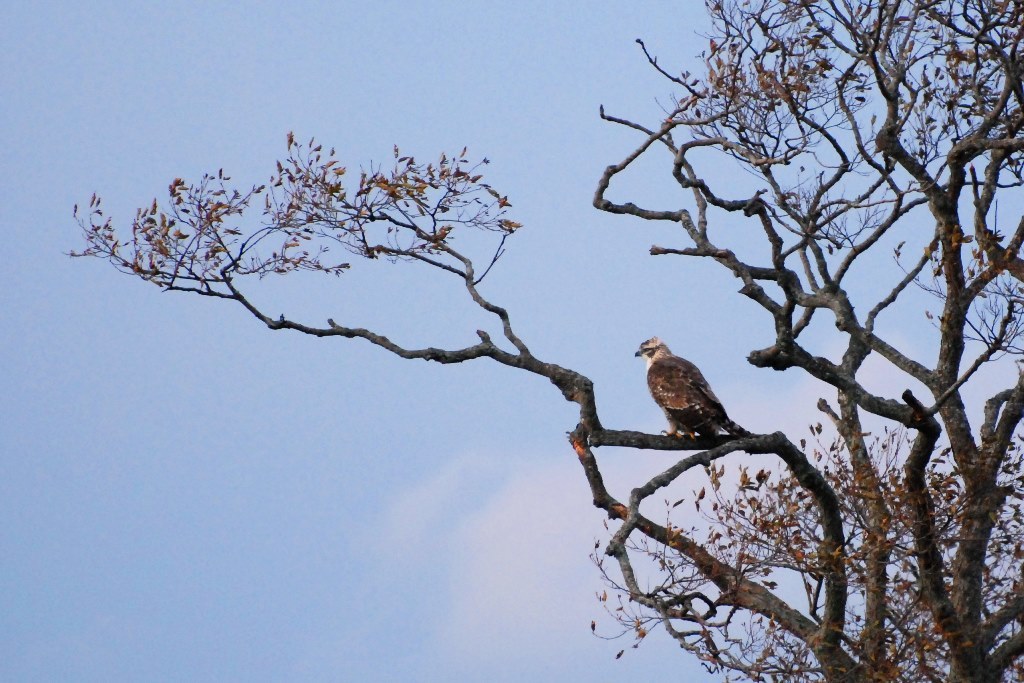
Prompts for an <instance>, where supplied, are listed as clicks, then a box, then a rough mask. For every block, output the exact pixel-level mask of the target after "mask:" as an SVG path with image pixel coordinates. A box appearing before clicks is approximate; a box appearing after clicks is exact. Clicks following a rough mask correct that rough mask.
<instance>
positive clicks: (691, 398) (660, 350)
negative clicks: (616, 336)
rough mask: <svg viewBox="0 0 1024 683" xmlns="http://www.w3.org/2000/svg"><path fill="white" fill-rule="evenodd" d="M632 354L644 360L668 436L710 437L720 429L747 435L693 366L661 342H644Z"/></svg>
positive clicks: (652, 340)
mask: <svg viewBox="0 0 1024 683" xmlns="http://www.w3.org/2000/svg"><path fill="white" fill-rule="evenodd" d="M636 355H637V356H643V358H644V360H646V361H647V386H648V388H649V389H650V390H651V396H653V397H654V402H655V403H657V404H658V405H659V406H661V409H662V410H663V411H665V417H666V418H668V426H669V430H670V431H669V432H668V435H669V436H684V435H689V436H693V435H694V434H700V435H701V436H714V435H716V434H718V433H719V432H721V431H723V430H724V431H725V432H727V433H729V434H731V435H733V436H746V435H747V434H750V432H748V431H747V430H745V429H744V428H743V427H740V426H739V425H738V424H736V423H735V422H733V421H732V420H730V419H729V416H728V415H726V414H725V408H723V407H722V402H721V401H719V400H718V397H717V396H715V392H713V391H711V387H710V386H708V381H707V380H706V379H704V375H702V374H700V370H698V369H697V366H696V365H694V364H693V363H691V362H690V361H688V360H686V359H685V358H680V357H679V356H676V355H674V354H673V353H672V352H671V351H669V349H668V347H667V346H665V343H664V342H663V341H661V340H660V339H658V338H657V337H652V338H651V339H648V340H647V341H645V342H644V343H643V344H641V345H640V350H639V351H637V352H636ZM680 432H681V433H680Z"/></svg>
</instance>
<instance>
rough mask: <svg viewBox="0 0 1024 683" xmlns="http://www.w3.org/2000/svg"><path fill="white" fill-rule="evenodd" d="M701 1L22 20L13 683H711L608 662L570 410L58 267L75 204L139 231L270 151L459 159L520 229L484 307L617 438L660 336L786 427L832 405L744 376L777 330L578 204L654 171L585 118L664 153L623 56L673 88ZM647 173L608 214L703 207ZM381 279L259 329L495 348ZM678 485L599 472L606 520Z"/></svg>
mask: <svg viewBox="0 0 1024 683" xmlns="http://www.w3.org/2000/svg"><path fill="white" fill-rule="evenodd" d="M693 5H694V7H691V6H690V5H688V4H685V3H684V4H680V3H670V2H650V3H645V4H644V6H643V9H642V10H641V9H639V8H638V7H637V6H635V5H632V4H629V3H621V2H592V3H587V4H586V5H585V6H584V5H580V4H576V3H548V2H519V3H504V4H501V5H498V4H496V3H454V2H433V3H426V2H423V3H399V2H387V1H385V2H375V3H352V2H340V3H327V2H323V3H317V2H296V3H247V4H246V5H245V6H244V7H243V6H242V5H241V4H227V3H183V4H174V3H159V4H158V3H134V4H118V3H103V2H97V3H71V2H50V3H47V2H41V3H6V4H4V6H3V7H2V8H0V36H2V45H3V46H4V49H3V50H2V51H0V62H2V68H0V92H2V93H3V97H2V100H3V101H2V104H0V130H2V131H3V135H4V138H5V139H4V144H3V146H2V149H0V164H2V167H3V178H4V182H3V184H2V186H0V200H2V201H0V225H2V226H3V229H4V232H5V234H6V236H7V239H8V248H7V252H6V254H5V255H4V257H3V267H2V268H0V291H2V292H3V310H4V316H5V321H4V324H3V325H2V326H0V351H2V353H3V358H4V360H5V362H4V363H3V364H2V366H0V380H2V382H3V385H4V387H5V391H4V392H3V394H2V396H0V414H2V415H3V418H2V420H0V516H2V519H3V520H4V522H3V524H2V525H0V679H3V680H77V681H112V680H132V681H137V680H147V681H148V680H152V681H159V680H195V681H214V680H217V681H222V680H246V681H260V680H267V681H271V680H273V681H394V680H410V681H448V680H467V681H468V680H487V681H490V682H492V683H497V682H499V681H522V680H536V681H548V680H550V681H554V680H559V681H561V680H584V679H585V680H595V681H602V680H613V679H615V680H641V679H649V678H653V677H654V676H659V677H660V678H664V677H665V675H666V672H671V674H670V676H671V677H672V678H674V679H679V680H702V679H701V676H702V671H701V669H700V667H699V666H698V665H697V664H696V663H695V662H693V661H692V660H690V659H688V658H687V657H686V656H684V655H683V654H682V653H681V652H679V650H678V649H677V648H675V647H674V646H673V645H672V644H671V643H670V642H668V639H667V638H665V637H664V636H663V635H662V634H660V633H655V634H653V635H652V636H651V637H650V638H648V639H647V641H646V642H645V643H644V644H643V646H642V647H641V648H640V649H639V650H636V651H634V650H632V649H630V644H631V642H632V641H631V640H629V639H628V638H626V639H622V640H620V641H615V642H607V641H604V640H600V639H598V638H595V637H593V636H592V635H591V633H590V627H589V625H590V621H591V620H592V619H595V620H597V622H598V631H599V632H601V633H611V632H612V631H613V629H614V623H613V622H612V621H611V620H610V619H609V618H607V617H606V616H604V615H603V613H602V610H601V607H600V605H599V604H598V603H597V601H596V600H595V599H594V595H595V594H596V593H600V592H601V591H602V590H603V588H604V586H603V585H602V583H601V580H600V577H599V575H598V572H597V570H596V569H595V568H594V567H593V565H592V564H591V562H590V560H589V559H588V555H589V553H590V552H591V551H592V549H593V545H594V542H595V540H605V539H606V538H607V533H606V532H605V531H604V529H603V527H602V517H601V515H600V513H599V512H598V511H597V510H596V509H594V508H593V507H591V505H590V497H589V493H588V491H587V489H586V485H585V481H584V479H583V476H582V473H581V472H579V471H578V470H579V467H578V464H577V463H576V461H575V457H574V455H573V453H572V451H571V449H570V448H569V447H568V445H567V443H566V440H565V433H566V432H567V431H569V430H571V429H572V428H573V426H574V425H575V415H574V411H573V410H572V407H571V406H570V405H569V404H567V403H565V402H564V401H563V400H562V398H561V396H560V395H559V394H558V392H557V391H555V390H554V389H553V388H552V387H551V386H548V385H546V384H545V383H543V382H541V381H540V380H538V379H536V378H534V377H530V376H526V375H525V374H523V373H516V372H513V371H511V370H509V369H507V368H503V367H498V366H496V365H494V364H488V363H487V362H486V361H479V362H475V363H471V364H466V365H463V366H457V367H440V366H436V365H432V364H427V363H422V362H410V361H403V360H400V359H397V358H394V357H390V356H389V355H387V354H386V353H385V352H383V351H381V350H379V349H377V348H375V347H371V346H370V345H369V344H366V343H362V342H359V341H345V340H335V339H332V340H317V339H311V338H303V337H301V336H299V335H297V334H292V333H272V332H270V331H268V330H266V329H264V328H262V327H261V326H260V325H259V324H257V323H256V321H254V320H253V319H252V318H250V317H248V316H247V314H246V313H245V312H244V311H242V310H241V309H238V308H235V307H231V306H229V305H227V304H225V303H223V302H216V301H209V300H205V299H199V298H197V297H191V296H185V295H174V294H163V293H161V292H159V291H158V290H157V289H155V288H153V287H150V286H146V285H144V284H143V283H141V282H137V281H133V280H131V279H129V278H127V277H125V276H122V275H119V274H117V273H116V272H114V270H113V269H111V268H109V267H107V266H106V265H105V264H103V263H101V262H98V261H94V260H72V259H69V258H68V257H67V256H66V252H68V251H70V250H73V249H76V248H78V247H80V244H81V243H80V237H79V234H78V230H77V226H76V224H75V223H74V221H73V220H72V217H71V209H72V206H73V205H74V204H76V203H79V204H81V203H85V202H87V201H88V198H89V196H90V195H91V194H92V193H93V192H97V193H99V194H100V195H102V196H103V198H104V203H105V206H106V208H107V211H108V213H109V214H110V215H112V216H113V217H114V218H115V220H118V219H119V220H120V221H121V222H122V224H123V222H125V221H128V220H130V218H131V216H132V215H133V212H134V209H135V208H136V207H137V206H142V205H147V204H148V203H149V202H150V201H151V200H152V198H153V197H154V196H157V197H163V196H164V193H165V192H166V187H167V185H168V183H169V182H170V180H171V179H172V178H175V177H178V176H180V177H183V178H191V179H195V178H198V177H199V176H200V175H201V174H202V173H203V172H205V171H216V169H218V168H224V169H225V171H227V172H228V173H229V174H230V175H232V176H233V177H234V178H235V180H237V181H238V182H239V183H240V184H242V185H245V184H251V183H261V182H264V181H265V180H266V179H267V178H268V177H269V175H270V174H271V172H272V171H273V168H274V161H275V160H276V159H278V158H281V157H283V156H284V154H285V135H286V134H287V133H288V131H295V133H296V136H297V137H298V138H300V139H306V138H308V137H310V136H316V137H317V138H318V139H319V140H320V141H321V142H323V143H324V144H325V145H333V146H334V147H336V148H337V149H338V151H339V154H340V156H341V157H342V158H343V159H344V160H345V161H347V162H348V163H349V164H350V165H351V166H352V167H359V166H360V165H361V164H366V163H368V162H369V161H371V160H374V159H383V160H387V159H388V158H389V155H390V153H391V149H392V145H393V144H398V145H400V146H401V147H402V148H403V150H406V151H408V152H410V153H413V154H415V155H417V156H419V157H423V158H426V157H432V156H435V155H436V154H438V153H439V152H441V151H443V150H448V151H457V150H459V149H461V148H462V147H463V146H468V147H469V149H470V153H471V154H473V155H477V156H486V157H488V158H490V159H491V161H492V164H491V165H490V166H489V167H488V179H489V180H490V182H491V183H492V184H493V185H494V186H495V187H497V188H498V189H499V190H500V191H501V192H502V193H504V194H507V195H508V196H509V198H510V199H511V201H512V204H513V212H512V214H511V217H512V218H514V219H516V220H518V221H519V222H521V223H523V224H524V226H525V227H524V228H523V229H522V230H521V231H520V232H519V233H517V234H516V236H515V238H514V239H513V240H511V241H510V243H509V246H508V253H507V255H506V257H505V258H504V259H503V260H502V262H501V263H500V264H499V266H498V267H497V269H496V270H495V272H494V273H493V274H492V275H491V276H489V278H488V279H487V281H486V282H485V285H484V288H483V291H484V294H485V295H486V296H488V297H490V298H491V299H492V300H493V301H494V302H495V303H498V304H500V305H503V306H506V307H507V308H508V309H509V310H510V312H511V314H512V316H513V322H514V324H515V325H516V329H517V330H518V332H519V334H520V336H522V337H523V338H524V339H525V340H526V341H527V343H528V344H530V345H531V348H532V349H533V350H534V352H535V353H536V354H537V355H538V356H539V357H540V358H542V359H544V360H548V361H552V362H557V363H560V364H562V365H566V366H569V367H573V368H575V369H578V370H580V371H582V372H584V373H586V374H587V375H588V376H590V377H591V378H592V379H593V380H594V381H595V382H596V384H597V388H598V401H599V407H600V409H601V411H602V418H603V420H604V422H605V423H606V424H607V425H608V426H613V427H621V428H633V429H643V430H647V431H658V430H660V429H662V428H663V425H662V424H661V422H662V419H661V416H660V413H659V411H658V410H657V409H656V408H655V406H654V404H653V403H652V402H651V401H650V398H649V396H647V394H646V387H645V384H644V379H643V366H642V364H641V363H640V361H638V360H636V359H634V358H633V351H634V350H635V349H636V347H637V346H638V344H639V342H641V341H643V340H644V339H647V338H648V337H650V336H652V335H655V334H657V335H659V336H661V337H663V338H665V339H666V340H667V341H669V342H670V343H671V344H672V345H673V348H675V349H676V350H677V351H679V352H680V353H683V354H684V355H687V356H688V357H690V358H691V359H692V360H694V361H695V362H697V363H698V364H699V365H700V366H701V367H702V368H703V369H704V370H705V374H707V375H708V377H709V379H710V380H711V381H712V383H713V384H714V385H715V387H716V392H717V393H718V394H719V395H720V396H721V397H722V398H723V400H724V401H725V402H726V403H727V405H729V406H730V412H731V413H732V414H733V415H734V417H736V418H737V419H738V420H740V421H741V422H743V423H744V424H746V425H747V426H749V427H751V428H753V429H758V428H765V429H767V428H770V427H772V425H773V424H775V422H773V420H772V419H771V417H770V416H766V415H764V414H762V413H763V408H759V406H763V405H764V403H765V402H764V400H763V397H765V396H769V395H771V396H774V397H776V398H777V397H778V395H779V394H778V392H790V393H789V394H786V395H787V396H789V395H792V396H794V397H803V398H805V399H806V400H807V401H812V400H813V398H814V396H813V395H812V394H813V392H808V391H807V389H806V386H805V385H804V384H801V381H802V380H801V379H800V378H798V377H789V376H788V375H787V376H779V375H776V374H774V373H773V374H770V376H766V375H765V374H764V373H758V372H757V371H756V370H754V369H753V368H751V367H749V366H747V365H746V363H745V362H743V358H744V356H745V354H746V353H747V352H748V351H749V350H750V349H751V348H755V347H756V346H758V345H763V344H764V343H767V342H768V341H769V338H768V337H767V335H768V334H769V333H770V328H769V327H767V326H765V327H764V328H763V329H758V330H757V331H755V332H752V333H749V332H747V331H744V332H743V333H741V334H736V329H737V326H742V325H744V323H743V322H742V321H744V320H745V319H746V316H748V315H749V314H750V313H751V310H752V309H751V308H750V307H749V305H748V304H746V303H745V302H744V301H742V300H740V299H739V298H738V297H736V296H735V294H734V292H735V289H736V285H735V283H734V281H732V280H731V278H729V277H728V276H727V275H724V274H722V273H721V272H718V271H717V270H715V269H713V268H710V267H707V268H705V267H704V266H702V265H694V264H689V263H684V262H682V261H680V260H673V259H667V258H661V259H656V258H651V257H650V256H649V255H648V254H647V249H648V247H649V246H650V245H651V244H652V243H661V244H666V245H674V246H678V245H679V243H680V235H678V234H677V232H676V230H674V229H672V228H671V226H653V225H650V224H645V223H642V222H639V221H635V220H631V219H628V218H615V217H611V216H607V215H603V214H600V213H598V212H597V211H595V210H594V209H592V208H591V206H590V200H591V197H592V194H593V191H594V187H595V184H596V181H597V179H598V177H599V175H600V172H601V170H602V169H603V168H604V166H605V165H607V164H609V163H613V162H616V161H618V160H619V159H620V158H621V157H622V156H624V155H625V154H626V153H628V152H629V151H630V150H631V149H632V146H633V145H634V144H635V143H636V137H635V135H633V134H631V133H630V132H628V131H625V130H623V129H619V128H616V127H614V126H612V125H610V124H606V123H602V122H601V121H600V120H599V119H598V106H599V105H600V104H604V105H605V106H606V107H607V108H608V110H609V112H610V113H614V114H618V115H623V116H630V117H635V118H637V119H640V120H645V121H654V120H657V118H658V117H659V116H660V112H661V109H660V105H659V104H658V102H659V100H661V101H666V100H667V96H668V94H669V92H670V91H669V89H668V87H667V84H666V82H664V81H663V80H661V79H659V78H658V77H656V76H655V75H654V74H653V72H652V71H651V70H650V69H649V67H647V66H646V64H645V62H644V60H643V57H642V55H641V53H640V52H639V49H638V48H637V46H636V45H635V43H634V40H635V39H636V38H638V37H642V38H644V39H645V41H646V42H647V43H648V45H649V47H650V48H651V49H652V50H653V51H655V52H657V53H658V54H659V55H661V56H662V60H663V63H664V64H666V65H679V66H680V67H682V66H684V65H685V64H687V63H688V62H687V61H686V60H689V59H691V58H692V56H693V55H695V54H697V53H698V52H699V51H700V50H701V39H699V38H698V37H697V36H696V35H695V31H697V30H699V28H700V23H699V22H700V18H699V15H698V14H697V13H696V12H695V6H696V3H693ZM689 63H690V64H692V62H689ZM645 168H647V169H649V171H650V173H649V174H647V175H646V176H645V175H643V174H635V175H634V177H633V178H632V179H631V180H629V181H627V182H626V183H625V184H623V185H622V186H621V191H622V193H623V195H622V196H626V194H629V196H630V197H631V198H633V199H635V200H638V201H639V200H645V199H646V200H651V201H653V202H656V203H658V204H660V205H663V206H666V207H671V208H675V207H676V206H677V205H678V204H679V203H680V202H682V201H684V200H685V197H683V196H682V195H681V193H680V192H679V191H678V189H675V190H673V188H672V186H671V183H670V181H671V178H670V177H669V174H668V167H667V164H666V165H663V166H657V164H653V163H652V164H650V165H649V166H645ZM364 266H365V264H356V267H355V268H353V270H352V271H351V272H350V273H347V274H345V275H344V276H343V277H341V278H340V279H333V278H331V279H327V278H316V277H311V276H296V277H290V278H284V279H277V280H270V281H267V282H266V283H265V285H264V286H261V287H260V288H259V289H258V290H257V291H258V296H259V299H260V301H261V303H263V304H264V305H265V306H267V307H268V308H269V309H271V310H274V311H276V310H278V309H280V311H281V312H282V313H287V314H288V315H289V316H290V317H292V318H294V319H299V320H307V321H309V322H312V323H316V324H322V323H323V321H324V320H325V319H326V318H327V317H333V318H335V319H336V320H338V321H339V322H341V323H342V324H348V325H352V326H365V327H370V328H372V329H376V330H378V331H381V332H383V333H386V334H388V335H389V336H390V337H392V338H393V339H395V340H396V341H398V342H399V343H402V344H404V345H406V346H423V345H447V346H461V345H465V344H467V343H472V342H473V340H474V339H475V335H474V330H476V329H478V328H479V327H481V326H484V325H492V321H490V320H488V319H487V318H485V317H483V316H482V314H481V312H480V311H479V309H475V308H474V307H472V306H471V305H470V304H468V302H466V301H465V300H464V299H463V298H462V297H460V295H459V292H458V290H457V289H454V288H452V287H451V283H448V282H446V281H443V279H439V278H437V277H436V276H434V274H432V273H429V272H425V271H424V270H423V269H421V268H416V267H415V266H407V265H403V266H401V267H393V268H387V267H384V268H381V267H378V264H376V263H375V264H372V267H364ZM708 320H714V321H718V323H719V324H712V325H708V324H706V321H708ZM491 329H493V327H492V328H491ZM740 329H743V330H746V329H747V328H746V327H741V328H740ZM758 335H762V338H758ZM666 458H667V456H666V455H664V454H657V453H629V452H609V453H607V454H602V461H603V463H604V467H605V469H606V476H607V478H608V480H609V482H610V483H611V484H612V486H613V487H616V488H615V490H617V491H618V492H619V493H620V494H621V495H624V494H625V492H627V491H628V490H629V488H631V487H632V486H635V485H637V484H638V483H641V482H642V481H644V477H645V475H649V474H651V473H653V472H655V471H657V470H659V469H662V468H663V467H665V466H667V465H668V464H669V462H670V461H669V460H667V459H666ZM623 648H625V649H626V650H627V653H626V655H625V656H624V657H623V658H622V659H619V660H615V659H614V655H615V653H616V652H618V651H619V650H620V649H623Z"/></svg>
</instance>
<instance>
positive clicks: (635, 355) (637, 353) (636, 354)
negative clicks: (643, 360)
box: [633, 351, 643, 358]
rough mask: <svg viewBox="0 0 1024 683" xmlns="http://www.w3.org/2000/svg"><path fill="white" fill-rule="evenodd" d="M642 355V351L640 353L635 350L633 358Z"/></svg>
mask: <svg viewBox="0 0 1024 683" xmlns="http://www.w3.org/2000/svg"><path fill="white" fill-rule="evenodd" d="M642 355H643V354H642V353H640V352H639V351H637V352H636V353H634V354H633V357H634V358H639V357H640V356H642Z"/></svg>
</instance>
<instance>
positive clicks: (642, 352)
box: [635, 337, 671, 363]
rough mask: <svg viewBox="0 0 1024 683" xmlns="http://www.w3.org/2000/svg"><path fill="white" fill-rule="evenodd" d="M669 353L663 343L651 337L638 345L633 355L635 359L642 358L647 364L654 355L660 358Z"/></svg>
mask: <svg viewBox="0 0 1024 683" xmlns="http://www.w3.org/2000/svg"><path fill="white" fill-rule="evenodd" d="M659 352H660V353H659ZM669 353H671V352H670V351H669V350H668V347H667V346H665V342H663V341H661V340H660V339H658V338H657V337H651V338H650V339H648V340H647V341H645V342H644V343H643V344H641V345H640V349H639V350H638V351H637V352H636V354H635V355H636V356H637V357H643V358H644V359H645V360H647V362H648V363H650V361H651V360H653V359H654V357H655V356H656V355H658V356H662V355H667V354H669Z"/></svg>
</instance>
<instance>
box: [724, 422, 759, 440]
mask: <svg viewBox="0 0 1024 683" xmlns="http://www.w3.org/2000/svg"><path fill="white" fill-rule="evenodd" d="M722 429H724V430H725V432H726V433H727V434H729V435H730V436H753V435H754V434H753V432H750V431H747V430H746V429H744V428H743V427H740V426H739V425H738V424H736V423H735V422H733V421H732V420H730V419H729V418H725V421H723V422H722Z"/></svg>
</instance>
